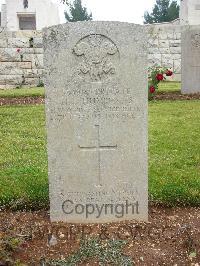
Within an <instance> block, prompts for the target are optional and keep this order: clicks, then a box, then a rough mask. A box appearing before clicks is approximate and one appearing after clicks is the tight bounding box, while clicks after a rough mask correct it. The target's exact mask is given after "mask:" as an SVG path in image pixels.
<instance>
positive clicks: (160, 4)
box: [144, 0, 180, 24]
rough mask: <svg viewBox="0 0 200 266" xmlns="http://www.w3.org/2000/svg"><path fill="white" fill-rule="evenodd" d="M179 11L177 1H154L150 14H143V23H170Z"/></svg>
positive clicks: (177, 15)
mask: <svg viewBox="0 0 200 266" xmlns="http://www.w3.org/2000/svg"><path fill="white" fill-rule="evenodd" d="M179 10H180V6H179V5H178V3H177V0H173V1H171V0H156V4H155V6H154V7H153V11H152V13H149V12H145V13H144V23H145V24H152V23H159V22H160V23H162V22H170V21H172V20H174V19H177V18H178V17H179Z"/></svg>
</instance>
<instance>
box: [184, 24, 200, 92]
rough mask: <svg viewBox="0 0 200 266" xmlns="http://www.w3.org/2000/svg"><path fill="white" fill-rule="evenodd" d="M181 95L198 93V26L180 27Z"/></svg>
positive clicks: (199, 41)
mask: <svg viewBox="0 0 200 266" xmlns="http://www.w3.org/2000/svg"><path fill="white" fill-rule="evenodd" d="M181 91H182V93H186V94H189V93H200V26H185V27H182V89H181Z"/></svg>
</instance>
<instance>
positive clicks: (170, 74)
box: [165, 69, 173, 77]
mask: <svg viewBox="0 0 200 266" xmlns="http://www.w3.org/2000/svg"><path fill="white" fill-rule="evenodd" d="M165 74H166V76H168V77H170V76H172V75H173V72H172V71H171V70H169V69H167V70H166V73H165Z"/></svg>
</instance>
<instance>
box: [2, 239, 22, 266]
mask: <svg viewBox="0 0 200 266" xmlns="http://www.w3.org/2000/svg"><path fill="white" fill-rule="evenodd" d="M21 244H22V242H21V240H20V239H18V238H15V237H10V236H4V237H2V238H0V265H6V266H23V264H22V263H20V261H15V259H14V258H13V253H14V252H15V251H17V250H18V248H19V246H20V245H21Z"/></svg>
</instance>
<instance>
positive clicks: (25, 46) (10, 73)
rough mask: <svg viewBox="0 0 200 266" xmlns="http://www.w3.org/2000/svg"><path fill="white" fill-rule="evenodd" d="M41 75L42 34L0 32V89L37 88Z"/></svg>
mask: <svg viewBox="0 0 200 266" xmlns="http://www.w3.org/2000/svg"><path fill="white" fill-rule="evenodd" d="M42 75H43V44H42V33H41V32H37V31H26V32H25V31H18V32H5V31H0V89H4V88H16V87H23V86H25V87H32V86H37V85H39V84H40V83H41V81H42Z"/></svg>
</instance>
